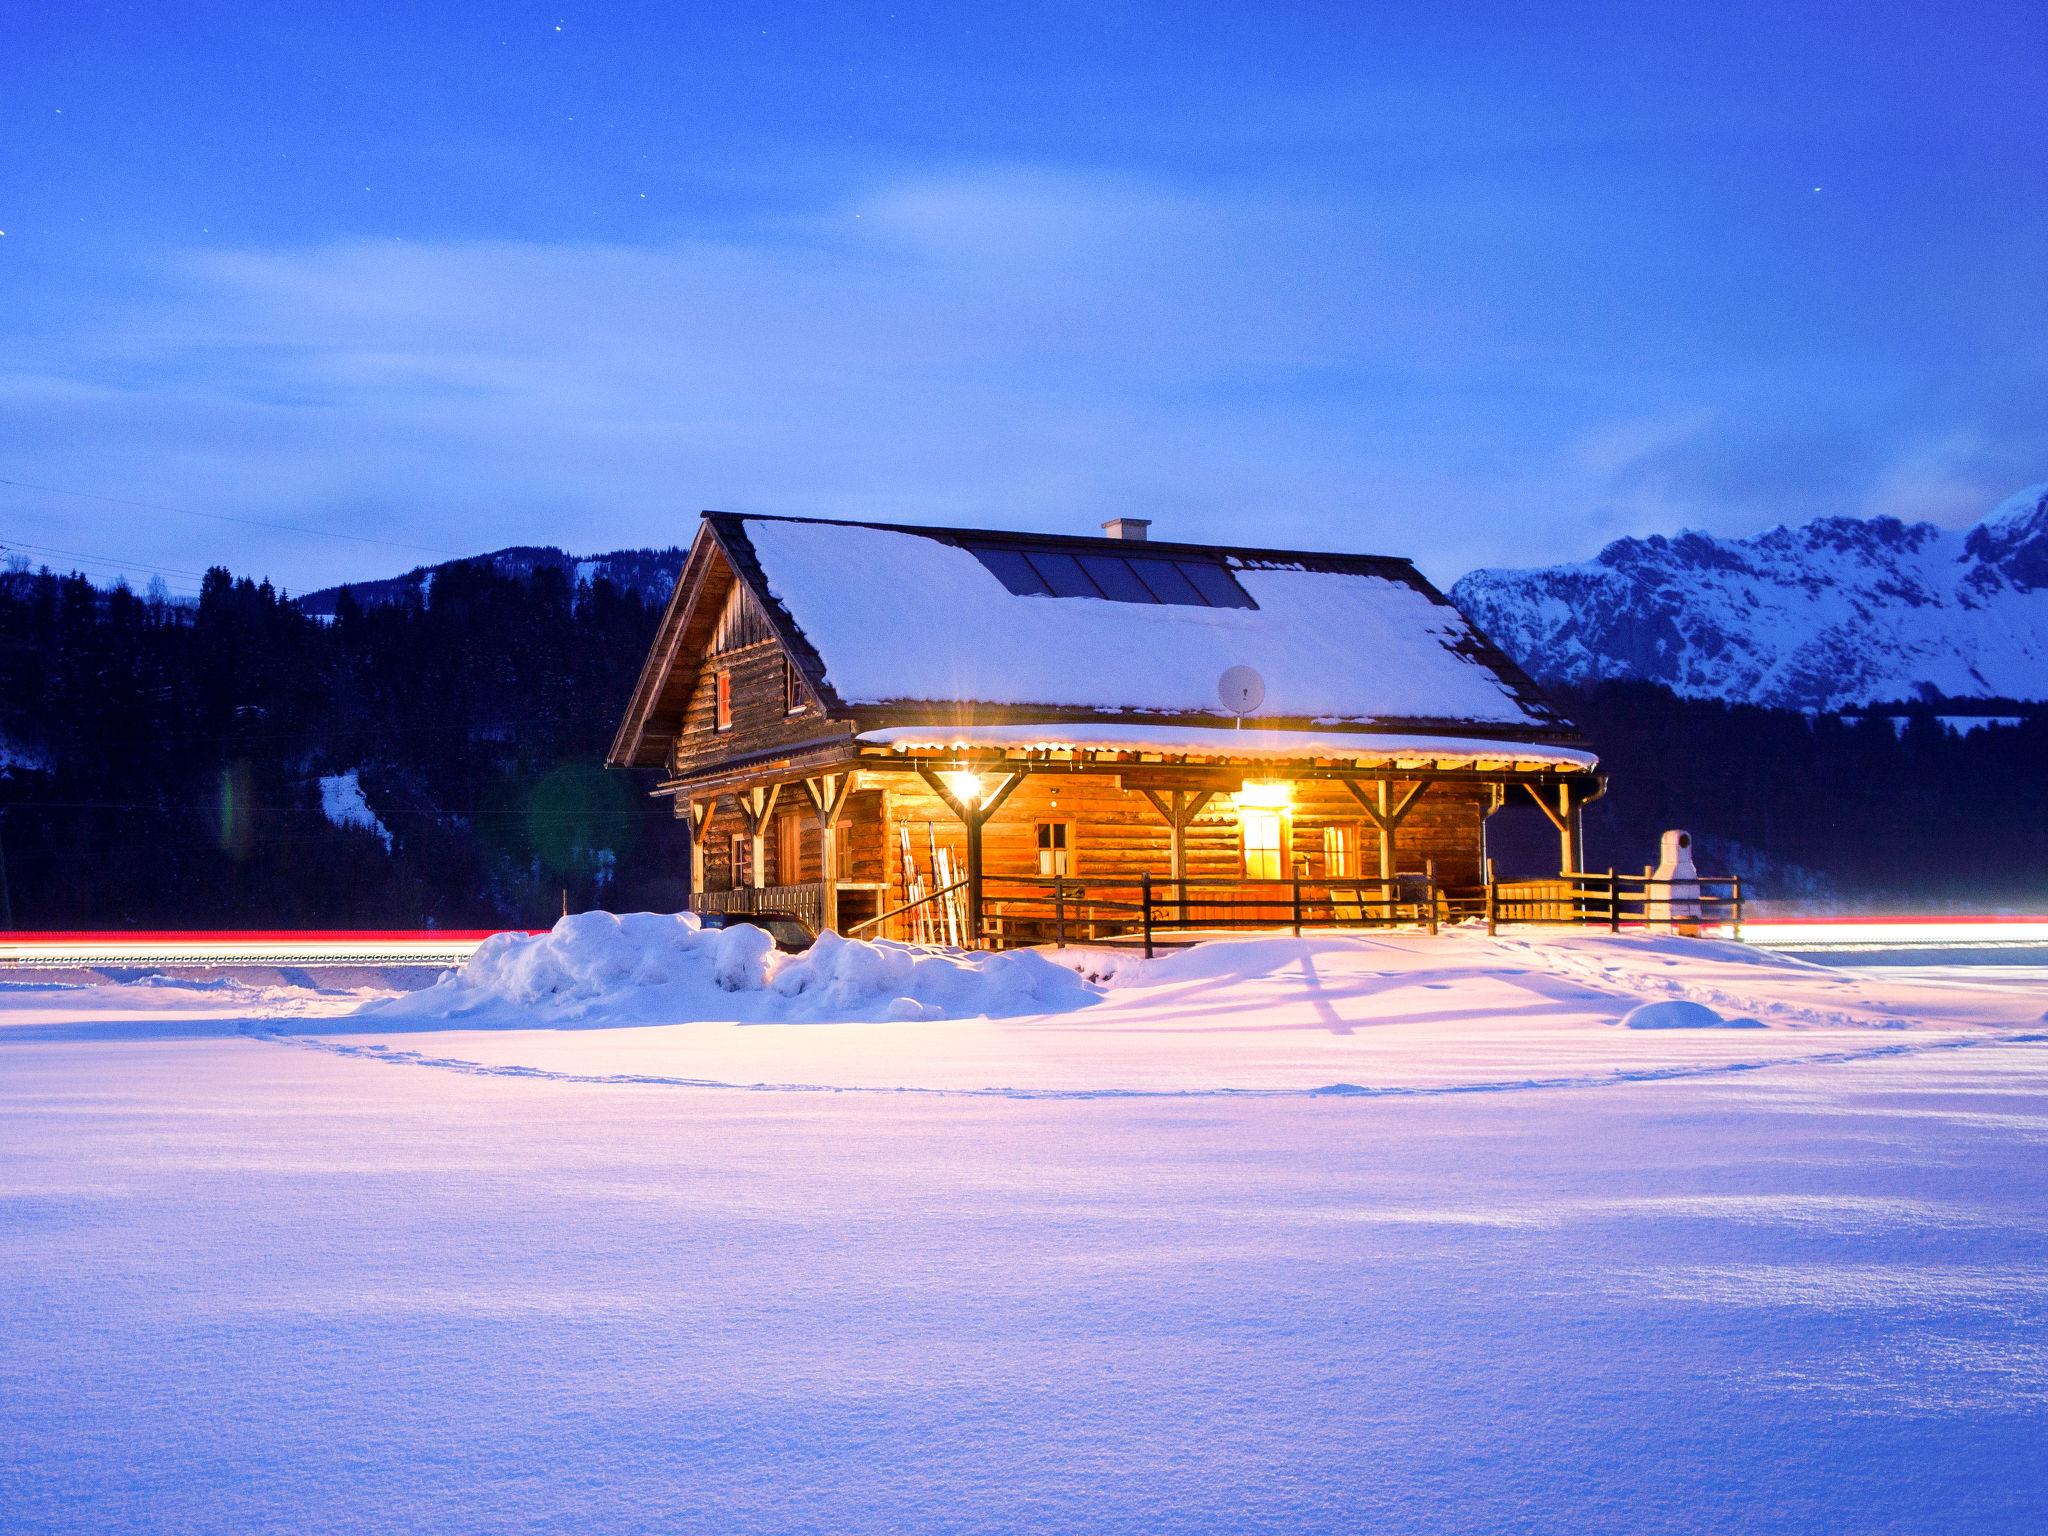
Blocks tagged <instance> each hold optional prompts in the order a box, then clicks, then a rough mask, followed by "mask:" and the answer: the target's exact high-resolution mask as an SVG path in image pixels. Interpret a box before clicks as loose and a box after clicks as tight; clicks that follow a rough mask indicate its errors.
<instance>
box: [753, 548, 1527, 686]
mask: <svg viewBox="0 0 2048 1536" xmlns="http://www.w3.org/2000/svg"><path fill="white" fill-rule="evenodd" d="M745 527H746V532H747V537H748V539H749V540H750V541H751V542H752V544H753V546H754V552H755V554H756V556H757V557H758V558H759V561H760V564H761V569H762V572H763V574H764V576H765V577H766V579H767V585H768V589H769V591H770V592H771V593H772V594H773V595H774V596H775V597H776V598H777V599H778V600H779V601H780V602H781V603H782V605H783V607H784V608H786V609H787V610H788V611H789V613H790V614H791V616H792V617H793V618H794V619H795V620H796V623H797V625H798V626H799V627H800V628H801V629H802V630H803V632H804V635H805V636H806V638H808V639H809V641H810V642H811V644H812V646H813V647H814V648H815V649H816V650H817V652H818V654H819V655H820V656H821V657H822V658H823V660H824V663H825V673H826V679H827V681H828V682H829V683H830V684H831V686H832V687H833V689H834V690H835V691H836V692H837V693H838V695H839V697H840V698H841V699H842V700H844V701H845V702H846V703H848V704H878V703H889V702H903V701H911V700H921V701H933V702H939V701H944V702H949V703H950V702H955V701H958V700H962V699H970V700H975V701H978V702H983V703H1003V704H1012V705H1022V706H1044V707H1048V708H1080V709H1115V710H1132V711H1157V712H1164V713H1182V712H1186V713H1199V714H1204V715H1214V714H1217V713H1218V712H1219V705H1218V702H1217V698H1216V681H1217V679H1218V678H1219V677H1220V676H1221V675H1222V674H1223V671H1224V669H1225V668H1227V667H1231V666H1238V665H1243V666H1250V667H1253V668H1256V669H1257V670H1258V672H1259V673H1260V675H1261V676H1262V677H1264V679H1265V682H1266V700H1265V705H1264V712H1265V713H1266V714H1267V715H1270V716H1275V717H1300V718H1305V719H1318V720H1331V721H1353V722H1361V723H1366V722H1371V721H1375V720H1403V719H1441V720H1459V721H1472V722H1474V723H1480V724H1496V725H1517V726H1529V725H1535V724H1540V723H1542V722H1540V721H1538V720H1536V719H1535V717H1533V716H1531V715H1530V714H1529V713H1528V712H1527V711H1526V710H1525V709H1524V708H1523V707H1522V706H1521V704H1519V703H1518V702H1517V701H1516V700H1515V697H1514V695H1513V694H1512V693H1511V692H1510V691H1509V689H1508V688H1507V686H1506V685H1505V684H1504V683H1503V682H1502V681H1501V679H1500V678H1499V677H1497V676H1496V675H1495V674H1494V673H1493V672H1492V671H1491V670H1490V669H1488V668H1487V667H1485V666H1483V665H1481V664H1480V663H1479V662H1477V661H1475V660H1473V659H1471V658H1470V657H1468V656H1465V655H1461V654H1459V653H1458V652H1456V651H1454V650H1452V649H1451V647H1452V646H1453V645H1454V644H1458V643H1460V642H1463V641H1466V640H1468V639H1469V638H1470V635H1471V631H1470V627H1469V626H1468V625H1467V624H1466V623H1465V621H1464V619H1463V618H1462V616H1460V615H1459V614H1458V612H1457V611H1456V610H1455V609H1453V608H1450V607H1448V606H1447V605H1444V604H1441V603H1437V602H1433V601H1431V600H1430V598H1428V597H1427V596H1426V595H1424V594H1423V593H1422V592H1420V591H1417V590H1416V589H1415V588H1413V587H1411V586H1409V585H1407V584H1406V583H1404V582H1399V581H1394V580H1391V579H1389V578H1387V577H1382V576H1364V575H1355V574H1348V573H1329V572H1317V571H1305V570H1273V569H1261V568H1253V567H1249V566H1245V565H1243V564H1234V565H1233V567H1232V569H1233V571H1234V572H1235V574H1236V576H1237V579H1238V581H1239V582H1240V583H1241V584H1242V585H1243V586H1244V588H1245V590H1246V591H1247V592H1249V593H1250V594H1251V596H1252V599H1253V601H1255V602H1256V603H1257V604H1258V607H1257V608H1256V609H1246V608H1198V607H1185V606H1179V605H1175V604H1147V603H1116V602H1108V601H1105V600H1102V599H1097V598H1079V597H1071V598H1053V597H1019V596H1016V595H1015V594H1013V593H1011V592H1010V591H1009V590H1008V589H1007V588H1006V587H1004V586H1003V584H1002V583H1001V582H1000V581H998V580H997V579H996V578H995V576H993V575H992V574H991V573H990V572H989V571H988V570H987V569H986V568H985V567H984V566H983V565H982V564H981V562H980V561H979V560H977V559H976V558H975V557H974V556H973V555H972V554H971V553H969V552H968V551H966V550H964V549H960V548H957V547H955V546H952V545H948V544H944V543H941V542H940V541H938V540H937V539H933V538H928V537H925V536H923V535H920V534H914V533H901V532H894V531H891V530H888V529H882V528H870V527H863V526H859V525H853V524H838V523H805V522H783V521H777V520H773V519H748V520H747V521H746V523H745ZM906 605H908V611H911V612H914V613H915V614H916V616H917V623H918V635H919V643H918V644H916V645H914V646H907V645H904V644H902V643H901V642H900V637H901V634H902V619H903V616H904V613H905V612H906Z"/></svg>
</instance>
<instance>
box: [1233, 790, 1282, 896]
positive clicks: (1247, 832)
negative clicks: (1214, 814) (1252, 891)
mask: <svg viewBox="0 0 2048 1536" xmlns="http://www.w3.org/2000/svg"><path fill="white" fill-rule="evenodd" d="M1237 825H1238V830H1239V832H1240V833H1241V834H1242V836H1243V838H1244V873H1245V878H1246V879H1247V880H1279V879H1282V878H1284V877H1285V875H1286V873H1287V868H1286V858H1285V850H1286V846H1287V813H1286V812H1285V811H1282V810H1279V809H1277V808H1275V807H1272V806H1263V805H1240V806H1239V807H1238V809H1237Z"/></svg>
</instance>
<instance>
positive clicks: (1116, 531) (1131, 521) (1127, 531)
mask: <svg viewBox="0 0 2048 1536" xmlns="http://www.w3.org/2000/svg"><path fill="white" fill-rule="evenodd" d="M1151 526H1152V519H1151V518H1149V517H1112V518H1111V519H1110V520H1109V521H1108V522H1106V523H1104V524H1103V525H1102V531H1103V532H1104V533H1106V534H1108V535H1109V536H1110V537H1111V538H1112V539H1130V540H1132V541H1133V542H1134V543H1138V544H1142V543H1144V542H1145V530H1146V529H1147V528H1150V527H1151Z"/></svg>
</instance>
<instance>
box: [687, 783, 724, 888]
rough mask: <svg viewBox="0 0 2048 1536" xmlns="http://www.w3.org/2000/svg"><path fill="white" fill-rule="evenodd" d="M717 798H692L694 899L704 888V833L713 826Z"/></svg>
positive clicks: (691, 859)
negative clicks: (712, 815)
mask: <svg viewBox="0 0 2048 1536" xmlns="http://www.w3.org/2000/svg"><path fill="white" fill-rule="evenodd" d="M717 807H718V802H717V801H716V800H692V801H691V802H690V803H689V807H688V809H689V814H690V897H691V899H692V900H693V901H694V900H695V899H696V898H697V897H698V896H699V895H701V894H702V893H703V890H704V834H705V833H706V832H707V831H708V830H710V827H711V813H712V811H714V810H716V809H717Z"/></svg>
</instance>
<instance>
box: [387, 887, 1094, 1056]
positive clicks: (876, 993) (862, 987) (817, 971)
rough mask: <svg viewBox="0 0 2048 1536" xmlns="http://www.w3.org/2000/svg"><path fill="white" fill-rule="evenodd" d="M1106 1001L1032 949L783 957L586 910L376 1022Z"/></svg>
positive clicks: (487, 948) (671, 921)
mask: <svg viewBox="0 0 2048 1536" xmlns="http://www.w3.org/2000/svg"><path fill="white" fill-rule="evenodd" d="M1093 1000H1094V993H1093V991H1092V989H1090V988H1089V987H1088V986H1087V984H1086V983H1084V982H1083V981H1082V980H1081V979H1080V977H1079V976H1077V975H1076V974H1075V973H1074V972H1073V971H1072V970H1069V969H1067V968H1066V967H1064V966H1061V965H1057V964H1055V963H1054V962H1053V961H1051V960H1048V959H1046V958H1045V957H1044V956H1043V955H1039V954H1036V953H1032V952H1029V951H1025V952H1021V953H1017V954H1008V955H994V954H949V953H941V952H935V951H932V950H928V949H920V948H918V947H916V946H914V945H909V944H896V943H891V942H888V941H884V940H864V939H843V938H841V937H840V936H839V935H837V934H835V933H826V934H821V935H820V936H819V938H818V941H817V943H816V944H814V945H813V946H812V947H811V948H810V949H808V950H806V951H805V952H804V953H802V954H800V955H785V954H781V953H779V952H778V951H777V950H776V948H775V945H774V941H773V940H772V939H770V938H769V936H768V935H767V934H766V933H765V932H763V931H762V930H761V929H759V928H755V927H751V926H748V925H744V924H742V925H740V926H737V927H732V928H719V929H705V928H700V927H699V926H698V921H697V919H696V917H694V916H693V915H691V914H689V913H679V914H666V913H658V912H633V913H628V914H626V915H624V916H614V915H613V914H612V913H609V912H579V913H573V914H571V915H569V916H567V917H564V918H562V919H561V920H560V921H559V922H557V923H556V924H555V926H554V928H553V929H552V930H551V931H549V932H547V933H543V934H532V935H529V934H523V933H500V934H496V935H493V936H492V937H491V938H488V939H486V940H485V941H484V942H483V944H482V945H481V946H480V947H479V948H478V949H477V951H476V953H475V954H474V955H473V956H472V957H471V958H470V959H469V960H467V961H466V962H465V963H464V964H463V965H462V966H461V967H460V968H459V969H457V970H454V971H450V972H449V973H448V974H446V975H444V976H443V977H441V978H440V980H439V981H438V982H436V983H435V985H434V986H432V987H431V988H428V989H426V990H424V991H420V992H413V993H410V994H407V995H405V996H402V997H397V998H393V999H390V1000H389V1001H384V1002H373V1003H371V1004H370V1005H369V1006H368V1007H367V1008H366V1009H365V1013H366V1014H371V1015H376V1016H378V1017H383V1018H392V1019H413V1020H419V1019H427V1020H435V1021H449V1020H463V1021H466V1022H471V1023H477V1022H482V1023H495V1024H505V1025H514V1026H518V1025H525V1026H529V1027H530V1026H532V1025H534V1024H553V1025H561V1024H593V1025H597V1026H601V1027H605V1028H614V1027H616V1026H618V1025H619V1024H621V1023H625V1022H628V1021H630V1022H635V1023H675V1022H679V1021H683V1020H692V1019H721V1018H741V1019H748V1020H773V1021H776V1022H782V1023H788V1022H794V1021H797V1020H808V1019H835V1020H840V1021H848V1020H858V1019H951V1018H974V1017H982V1018H1003V1017H1008V1016H1010V1015H1014V1014H1021V1013H1041V1014H1042V1013H1052V1012H1058V1011H1063V1010H1065V1009H1069V1008H1078V1007H1081V1006H1083V1005H1085V1004H1087V1003H1089V1002H1091V1001H1093Z"/></svg>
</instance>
